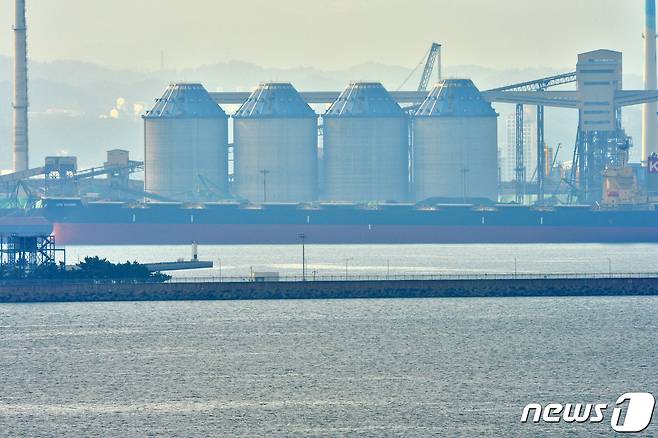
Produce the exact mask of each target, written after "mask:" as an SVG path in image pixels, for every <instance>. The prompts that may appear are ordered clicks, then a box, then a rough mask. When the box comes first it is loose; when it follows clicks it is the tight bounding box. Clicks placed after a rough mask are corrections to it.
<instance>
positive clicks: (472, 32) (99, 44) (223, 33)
mask: <svg viewBox="0 0 658 438" xmlns="http://www.w3.org/2000/svg"><path fill="white" fill-rule="evenodd" d="M13 3H14V2H13V0H8V1H5V2H4V4H5V7H3V8H2V10H1V11H0V12H1V14H0V26H1V28H2V29H4V31H3V34H4V38H0V42H1V43H2V44H1V46H0V51H1V53H3V54H10V53H11V52H12V40H11V31H10V28H11V25H12V17H13ZM27 3H28V6H27V7H28V27H29V53H30V56H31V57H33V58H35V59H38V60H54V59H76V60H84V61H90V62H94V63H99V64H103V65H107V66H112V67H121V68H126V67H127V68H132V69H135V70H152V69H157V68H159V65H160V53H161V52H162V51H163V52H164V54H165V66H166V67H167V68H178V67H194V66H197V65H202V64H210V63H215V62H222V61H229V60H244V61H249V62H254V63H257V64H260V65H264V66H268V67H286V66H313V67H318V68H322V69H332V68H341V67H346V66H351V65H355V64H360V63H363V62H368V61H374V62H379V63H386V64H395V65H403V66H409V67H413V66H415V65H416V64H417V62H418V61H419V59H420V57H421V55H422V54H423V52H424V51H425V50H426V49H427V47H428V46H429V44H430V42H431V41H437V42H441V43H443V44H444V45H445V52H444V62H446V63H449V64H453V65H457V64H478V65H483V66H487V67H494V68H501V69H502V68H509V67H513V68H523V67H538V66H548V67H556V68H571V67H572V66H573V65H574V64H575V58H576V53H578V52H582V51H586V50H590V49H595V48H601V47H605V48H611V49H615V50H621V51H623V52H624V54H625V61H626V62H625V70H626V71H629V72H630V71H635V72H637V73H638V74H639V73H640V72H641V68H642V37H641V36H642V25H643V9H644V6H643V5H644V1H642V0H551V1H550V2H547V1H540V0H497V1H495V0H322V1H319V0H230V1H228V0H185V1H182V0H178V1H176V0H111V1H107V0H27Z"/></svg>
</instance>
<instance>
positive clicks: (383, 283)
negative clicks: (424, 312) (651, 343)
mask: <svg viewBox="0 0 658 438" xmlns="http://www.w3.org/2000/svg"><path fill="white" fill-rule="evenodd" d="M655 295H658V274H612V275H589V274H563V275H541V276H533V275H522V276H521V275H509V276H506V275H486V276H485V275H480V276H442V277H437V276H432V277H429V276H428V277H426V278H422V277H413V278H407V279H405V278H395V279H375V278H372V279H352V278H348V279H342V280H341V279H338V278H336V279H333V280H315V281H301V280H298V279H288V278H281V281H250V280H249V279H244V278H242V279H237V278H228V279H226V278H225V279H213V278H206V279H203V278H197V279H194V278H187V279H185V278H179V279H175V280H172V281H170V282H166V283H149V282H136V281H117V280H107V281H105V280H102V281H36V280H35V281H32V280H20V281H3V282H1V283H0V302H2V303H35V302H76V301H172V300H285V299H368V298H379V299H383V298H457V297H463V298H475V297H478V298H485V297H567V296H655Z"/></svg>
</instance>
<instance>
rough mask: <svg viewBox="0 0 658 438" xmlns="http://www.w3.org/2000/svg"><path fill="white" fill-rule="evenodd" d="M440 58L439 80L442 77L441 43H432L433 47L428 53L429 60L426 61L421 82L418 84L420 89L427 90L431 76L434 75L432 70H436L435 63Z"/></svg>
mask: <svg viewBox="0 0 658 438" xmlns="http://www.w3.org/2000/svg"><path fill="white" fill-rule="evenodd" d="M437 59H438V63H439V66H438V72H439V80H440V79H441V44H437V43H432V47H431V48H430V51H429V53H428V55H427V61H426V62H425V68H424V69H423V75H422V76H421V78H420V83H419V84H418V91H427V87H428V85H429V83H430V77H431V76H432V71H433V70H434V64H436V62H437Z"/></svg>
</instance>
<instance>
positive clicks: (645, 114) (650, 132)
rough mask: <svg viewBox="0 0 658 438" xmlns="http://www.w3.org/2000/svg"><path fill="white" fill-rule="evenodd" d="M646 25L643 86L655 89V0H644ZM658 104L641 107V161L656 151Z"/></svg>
mask: <svg viewBox="0 0 658 438" xmlns="http://www.w3.org/2000/svg"><path fill="white" fill-rule="evenodd" d="M645 6H646V7H645V9H646V25H645V28H644V88H645V89H646V90H648V91H654V90H656V85H657V84H656V82H657V81H658V72H657V71H656V0H646V5H645ZM657 110H658V104H657V103H656V102H650V103H646V104H644V106H643V108H642V161H644V160H646V159H647V158H648V157H649V155H651V154H652V153H658V144H657V142H658V116H657V115H656V112H657Z"/></svg>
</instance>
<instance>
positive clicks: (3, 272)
mask: <svg viewBox="0 0 658 438" xmlns="http://www.w3.org/2000/svg"><path fill="white" fill-rule="evenodd" d="M0 279H7V280H14V279H28V280H89V281H98V280H100V281H103V280H108V281H112V280H116V281H124V280H125V281H145V282H152V283H163V282H165V281H167V280H169V279H171V276H169V275H166V274H162V273H160V272H150V271H149V270H148V268H147V267H146V266H144V265H141V264H139V263H137V262H132V263H131V262H126V263H112V262H109V261H108V260H106V259H101V258H99V257H85V259H84V260H83V261H81V262H79V263H78V264H77V265H75V266H73V267H68V268H67V267H66V266H64V264H63V263H60V264H58V265H56V264H48V265H42V266H37V267H35V268H31V269H28V270H23V269H20V270H18V269H14V270H10V269H9V268H8V267H7V266H5V265H1V266H0Z"/></svg>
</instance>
